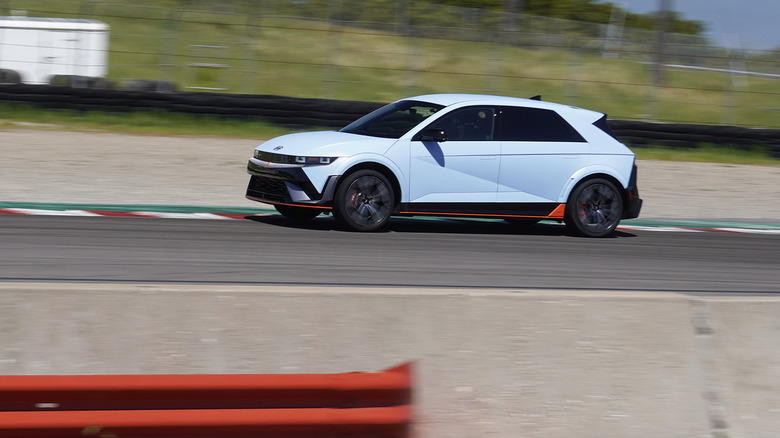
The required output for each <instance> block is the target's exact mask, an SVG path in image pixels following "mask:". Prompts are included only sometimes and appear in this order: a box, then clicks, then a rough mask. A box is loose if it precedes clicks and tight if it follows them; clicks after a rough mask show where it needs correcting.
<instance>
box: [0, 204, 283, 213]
mask: <svg viewBox="0 0 780 438" xmlns="http://www.w3.org/2000/svg"><path fill="white" fill-rule="evenodd" d="M3 208H26V209H30V210H54V211H65V210H86V211H111V212H123V213H129V212H134V211H156V212H160V213H214V214H262V213H268V212H271V211H276V210H275V209H274V208H273V207H270V208H246V207H214V206H193V205H154V204H120V205H117V204H61V203H41V202H0V209H3Z"/></svg>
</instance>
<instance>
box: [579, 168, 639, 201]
mask: <svg viewBox="0 0 780 438" xmlns="http://www.w3.org/2000/svg"><path fill="white" fill-rule="evenodd" d="M592 179H605V180H607V181H609V182H611V183H612V184H614V185H615V187H617V189H618V192H620V197H621V198H622V201H623V206H624V208H625V206H626V205H627V204H628V202H629V196H628V191H627V190H626V188H625V187H623V184H621V183H620V181H618V180H617V178H615V177H614V176H612V175H610V174H607V173H594V174H592V175H588V176H586V177H584V178H582V179H581V180H579V181H577V184H574V186H573V187H572V188H571V190H570V191H569V197H571V194H572V193H574V191H575V190H577V187H579V186H581V185H583V184H585V183H586V182H588V181H590V180H592ZM566 202H567V203H568V202H569V199H568V198H567V199H566Z"/></svg>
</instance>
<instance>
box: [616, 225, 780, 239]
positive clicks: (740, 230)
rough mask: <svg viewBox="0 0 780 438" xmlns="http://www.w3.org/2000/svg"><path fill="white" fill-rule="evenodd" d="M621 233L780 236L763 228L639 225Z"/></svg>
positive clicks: (776, 231)
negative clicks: (662, 232) (659, 232)
mask: <svg viewBox="0 0 780 438" xmlns="http://www.w3.org/2000/svg"><path fill="white" fill-rule="evenodd" d="M617 229H618V230H621V231H665V232H667V233H742V234H773V235H778V236H780V230H775V229H769V228H767V229H764V228H732V227H722V228H695V227H691V228H688V227H647V226H641V225H619V226H618V227H617Z"/></svg>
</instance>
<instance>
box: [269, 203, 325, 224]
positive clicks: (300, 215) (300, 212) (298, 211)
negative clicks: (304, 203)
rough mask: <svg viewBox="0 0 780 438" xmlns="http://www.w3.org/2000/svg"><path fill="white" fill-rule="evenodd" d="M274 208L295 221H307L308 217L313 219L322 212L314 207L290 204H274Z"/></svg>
mask: <svg viewBox="0 0 780 438" xmlns="http://www.w3.org/2000/svg"><path fill="white" fill-rule="evenodd" d="M274 208H276V211H278V212H279V214H281V215H282V216H284V217H286V218H289V219H293V220H296V221H307V220H309V219H314V218H315V217H317V216H319V214H320V213H322V211H321V210H319V209H316V208H309V207H295V206H292V205H280V204H274Z"/></svg>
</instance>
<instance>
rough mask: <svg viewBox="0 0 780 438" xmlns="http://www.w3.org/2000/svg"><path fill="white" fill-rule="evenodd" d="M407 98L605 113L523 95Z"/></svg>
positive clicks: (593, 115)
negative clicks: (525, 97)
mask: <svg viewBox="0 0 780 438" xmlns="http://www.w3.org/2000/svg"><path fill="white" fill-rule="evenodd" d="M405 100H420V101H423V102H430V103H435V104H439V105H444V106H450V105H461V104H465V105H511V106H525V107H531V108H544V109H551V110H555V111H558V112H568V113H575V114H579V116H581V117H584V118H587V119H593V120H597V119H598V118H600V117H602V116H603V115H604V114H603V113H600V112H598V111H591V110H588V109H583V108H578V107H575V106H570V105H563V104H560V103H554V102H545V101H541V100H535V99H523V98H521V97H509V96H492V95H487V94H457V93H445V94H424V95H421V96H415V97H409V98H407V99H405Z"/></svg>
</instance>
